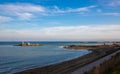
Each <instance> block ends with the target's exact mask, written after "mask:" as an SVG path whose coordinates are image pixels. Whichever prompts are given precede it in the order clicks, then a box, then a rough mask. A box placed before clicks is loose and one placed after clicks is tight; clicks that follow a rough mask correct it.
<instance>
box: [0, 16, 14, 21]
mask: <svg viewBox="0 0 120 74" xmlns="http://www.w3.org/2000/svg"><path fill="white" fill-rule="evenodd" d="M11 20H13V19H12V18H10V17H7V16H0V22H8V21H11Z"/></svg>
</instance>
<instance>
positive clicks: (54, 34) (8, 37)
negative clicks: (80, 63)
mask: <svg viewBox="0 0 120 74" xmlns="http://www.w3.org/2000/svg"><path fill="white" fill-rule="evenodd" d="M0 11H1V12H0V41H93V40H94V41H120V21H119V19H120V0H105V1H104V0H64V1H63V0H11V1H10V0H4V1H0Z"/></svg>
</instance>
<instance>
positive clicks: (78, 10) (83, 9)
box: [51, 6, 96, 13]
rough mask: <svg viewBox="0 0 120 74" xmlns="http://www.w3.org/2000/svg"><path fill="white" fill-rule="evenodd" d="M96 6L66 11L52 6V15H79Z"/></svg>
mask: <svg viewBox="0 0 120 74" xmlns="http://www.w3.org/2000/svg"><path fill="white" fill-rule="evenodd" d="M95 7H96V6H87V7H81V8H68V9H60V8H59V7H57V6H54V9H53V11H51V12H53V13H80V12H89V11H90V10H91V9H92V8H95Z"/></svg>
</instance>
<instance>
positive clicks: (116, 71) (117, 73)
mask: <svg viewBox="0 0 120 74" xmlns="http://www.w3.org/2000/svg"><path fill="white" fill-rule="evenodd" d="M108 74H120V63H119V64H117V65H116V66H115V67H114V68H113V69H111V70H110V72H109V73H108Z"/></svg>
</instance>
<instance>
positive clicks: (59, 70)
mask: <svg viewBox="0 0 120 74" xmlns="http://www.w3.org/2000/svg"><path fill="white" fill-rule="evenodd" d="M72 49H73V48H72ZM119 49H120V47H119V46H104V47H100V48H95V49H94V50H93V49H88V50H92V52H91V53H89V54H86V55H84V56H82V57H78V58H75V59H72V60H69V61H63V62H61V63H57V64H53V65H48V66H45V67H40V68H34V69H29V70H25V71H22V72H17V73H15V74H32V73H34V74H69V73H71V72H73V71H75V70H76V69H78V68H80V67H83V66H85V65H87V64H90V63H92V62H93V61H95V60H98V59H100V58H102V57H104V56H106V55H109V54H111V53H113V52H115V51H118V50H119Z"/></svg>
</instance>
